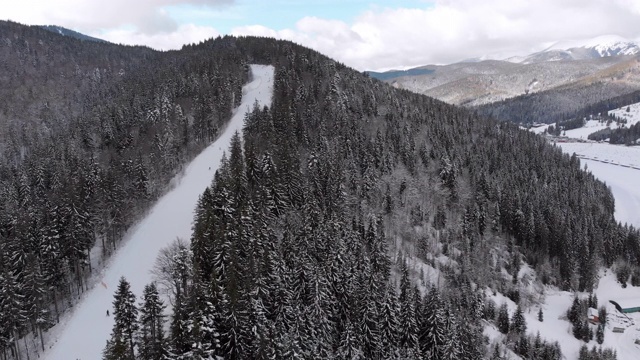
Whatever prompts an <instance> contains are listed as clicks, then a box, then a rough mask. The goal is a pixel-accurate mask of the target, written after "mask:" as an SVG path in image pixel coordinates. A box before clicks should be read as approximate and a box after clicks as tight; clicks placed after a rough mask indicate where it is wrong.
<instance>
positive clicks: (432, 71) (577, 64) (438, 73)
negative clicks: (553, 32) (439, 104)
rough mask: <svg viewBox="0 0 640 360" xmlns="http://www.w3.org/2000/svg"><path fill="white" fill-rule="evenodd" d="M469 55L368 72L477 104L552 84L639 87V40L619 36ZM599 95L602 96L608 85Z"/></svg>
mask: <svg viewBox="0 0 640 360" xmlns="http://www.w3.org/2000/svg"><path fill="white" fill-rule="evenodd" d="M481 59H483V60H480V59H475V60H474V59H471V60H465V61H463V62H459V63H455V64H450V65H427V66H421V67H418V68H414V69H409V70H405V71H392V72H383V73H375V72H370V73H369V74H370V76H372V77H375V78H378V79H380V80H383V81H386V82H389V83H391V84H393V85H394V86H395V87H398V88H404V89H407V90H411V91H413V92H417V93H420V94H425V95H429V96H432V97H435V98H437V99H440V100H443V101H445V102H448V103H451V104H456V105H464V106H478V105H483V104H488V103H493V102H497V101H501V100H505V99H509V98H514V97H516V96H522V95H530V94H533V93H537V92H541V91H549V90H552V89H559V88H561V89H563V90H567V89H568V88H572V87H575V88H584V87H585V86H592V85H593V84H596V83H602V84H604V85H611V84H614V85H615V88H616V89H617V90H616V93H615V94H611V96H618V95H622V94H625V93H630V92H632V91H634V90H638V89H640V46H639V45H638V44H637V43H635V42H633V41H629V40H627V39H624V38H621V37H619V36H601V37H598V38H594V39H589V40H585V41H571V42H566V41H565V42H558V43H556V44H553V45H552V46H550V47H548V48H547V49H545V50H544V51H540V52H536V53H533V54H529V55H527V56H522V57H511V58H508V59H503V60H484V59H487V57H483V58H481ZM600 93H602V95H599V96H597V97H595V99H596V100H604V98H602V96H606V93H607V92H606V91H601V92H600Z"/></svg>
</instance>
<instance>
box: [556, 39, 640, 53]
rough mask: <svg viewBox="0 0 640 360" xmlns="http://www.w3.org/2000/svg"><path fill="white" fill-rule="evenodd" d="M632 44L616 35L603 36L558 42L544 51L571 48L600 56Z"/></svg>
mask: <svg viewBox="0 0 640 360" xmlns="http://www.w3.org/2000/svg"><path fill="white" fill-rule="evenodd" d="M626 44H634V43H633V42H632V41H629V40H628V39H625V38H623V37H622V36H618V35H603V36H598V37H595V38H591V39H586V40H567V41H559V42H556V43H555V44H553V45H552V46H550V47H549V48H547V49H546V50H545V51H550V50H567V49H572V48H594V49H595V50H596V51H598V53H600V54H601V55H602V54H603V52H606V50H607V49H611V48H616V47H619V46H620V45H626ZM633 54H635V52H631V53H629V54H626V53H625V55H633Z"/></svg>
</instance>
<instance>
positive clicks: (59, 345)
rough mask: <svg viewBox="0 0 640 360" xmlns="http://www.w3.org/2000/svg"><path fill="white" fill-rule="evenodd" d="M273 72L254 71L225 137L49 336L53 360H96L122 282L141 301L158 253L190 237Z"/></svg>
mask: <svg viewBox="0 0 640 360" xmlns="http://www.w3.org/2000/svg"><path fill="white" fill-rule="evenodd" d="M273 72H274V69H273V67H272V66H263V65H251V73H252V75H253V80H252V81H251V82H250V83H248V84H247V85H245V86H244V88H243V98H242V104H241V105H240V106H239V107H238V108H237V109H236V110H235V111H234V114H233V117H232V118H231V121H230V122H229V125H228V126H227V128H226V129H225V131H224V133H223V134H222V135H221V136H220V137H219V138H218V139H217V140H216V141H215V142H214V143H213V144H211V145H210V146H209V147H208V148H206V149H205V150H204V151H203V152H202V153H201V154H200V155H198V156H197V157H196V158H195V159H194V160H193V161H192V162H191V163H190V164H189V165H188V167H187V168H186V170H185V173H184V176H183V177H182V178H181V179H180V180H179V182H178V184H177V185H176V187H175V188H174V189H172V190H171V191H170V192H169V193H168V194H166V195H165V196H163V197H162V198H161V199H160V200H159V201H158V202H157V203H156V205H155V206H154V207H153V209H152V210H151V211H150V212H149V214H148V215H147V217H146V218H144V219H143V220H142V221H141V222H140V223H139V224H138V225H137V226H135V227H134V228H132V229H131V230H130V231H129V233H128V235H127V239H126V240H125V242H124V243H123V246H122V247H121V248H120V249H119V250H118V252H117V253H116V254H114V255H113V258H112V259H111V261H110V263H109V264H108V265H107V267H106V269H105V271H104V272H103V274H102V276H101V278H100V281H99V282H98V283H97V284H95V285H94V286H93V288H92V289H91V290H89V291H88V292H86V293H85V295H84V297H83V299H82V300H81V301H80V302H79V303H78V304H77V305H76V306H75V308H74V309H73V310H72V311H71V312H70V314H68V315H67V316H66V317H65V318H64V319H63V320H62V321H61V323H60V324H58V325H57V326H56V327H55V328H53V329H52V330H50V331H49V332H50V333H51V334H52V335H51V340H50V341H49V344H48V345H47V351H46V352H45V354H44V358H45V359H49V360H74V359H80V360H97V359H100V358H102V350H103V348H104V346H105V343H106V340H107V339H108V338H109V335H110V333H111V328H112V326H113V318H112V317H108V316H106V311H107V310H110V309H111V308H112V304H111V302H112V301H113V293H114V291H115V289H116V286H117V284H118V280H119V279H120V277H121V276H124V277H126V278H127V280H128V281H129V282H130V283H131V290H132V291H133V292H134V293H135V294H136V295H137V296H140V295H142V290H143V288H144V286H145V285H146V284H148V283H150V282H151V281H152V280H153V279H152V275H151V274H150V272H149V270H151V268H152V266H153V264H154V262H155V260H156V256H157V255H158V253H159V251H160V249H162V248H163V247H165V246H166V245H168V244H170V243H171V242H172V241H173V240H175V239H176V237H181V238H184V239H185V240H188V239H189V238H190V237H191V223H192V220H193V211H194V209H195V206H196V202H197V200H198V197H199V196H200V194H201V193H202V192H203V191H204V189H205V188H206V187H207V186H208V185H210V184H211V180H212V179H213V174H214V171H215V170H216V169H217V167H218V165H219V163H220V160H221V158H222V154H223V152H224V151H226V150H227V149H228V147H229V144H230V140H231V137H232V136H233V134H234V133H235V132H236V131H238V132H240V131H241V130H242V126H243V123H244V121H243V120H244V116H245V113H246V112H247V111H250V110H251V109H252V108H253V105H254V103H255V102H256V101H258V103H259V104H260V106H263V105H267V106H270V105H271V94H272V93H273Z"/></svg>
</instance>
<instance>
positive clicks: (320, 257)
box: [0, 22, 640, 359]
mask: <svg viewBox="0 0 640 360" xmlns="http://www.w3.org/2000/svg"><path fill="white" fill-rule="evenodd" d="M0 27H1V28H2V31H1V32H0V34H1V35H0V57H1V58H2V66H4V69H5V71H3V72H2V74H5V76H4V77H2V78H0V82H1V83H2V86H0V89H11V90H10V91H7V94H6V96H7V97H8V98H10V99H11V101H9V102H4V103H3V106H4V107H3V108H2V109H0V127H1V130H2V131H0V149H1V151H0V191H2V193H1V194H2V196H1V197H0V199H1V202H0V291H1V293H0V319H2V320H1V321H0V324H2V327H0V347H1V348H2V350H3V354H4V355H5V356H8V357H14V358H17V357H19V351H20V350H19V349H20V346H19V345H18V339H20V338H21V337H22V336H24V335H26V334H28V333H36V334H40V336H41V334H42V332H43V331H46V330H47V329H48V328H49V327H50V326H52V325H53V324H55V323H56V322H57V321H58V317H59V315H60V313H61V312H62V311H63V309H64V308H66V307H67V306H68V304H70V303H72V302H73V301H74V298H75V297H77V296H78V294H80V293H82V292H83V291H84V290H85V288H86V286H87V280H88V278H89V276H90V275H91V273H92V271H94V270H93V269H92V268H91V266H90V264H92V259H91V258H90V256H94V257H95V256H99V257H100V258H101V259H103V261H104V259H106V258H108V256H109V254H110V253H111V252H112V251H113V250H114V249H115V248H116V247H117V245H118V242H119V241H120V239H121V238H122V235H123V234H124V232H125V231H126V229H127V228H128V227H129V226H131V225H132V224H133V223H134V222H135V220H136V219H139V218H140V217H141V216H143V214H144V211H145V209H147V208H148V206H149V205H150V204H151V203H152V201H153V200H154V199H155V198H157V197H158V196H159V195H160V194H162V193H163V191H165V190H166V189H167V186H169V185H168V184H169V180H170V179H171V178H172V176H174V175H175V174H177V173H179V171H180V169H181V167H182V166H183V165H184V164H185V163H186V162H187V161H188V160H189V159H190V158H192V157H193V156H194V155H195V154H197V153H198V151H199V150H201V149H203V148H204V147H205V146H206V145H207V144H208V143H209V142H210V141H211V140H212V139H214V138H215V137H216V134H217V133H218V129H219V128H220V127H221V126H223V125H224V123H225V122H226V121H227V120H228V119H229V117H230V112H231V110H232V109H233V107H234V106H235V105H237V104H239V101H240V96H241V86H242V84H243V83H244V82H245V81H246V80H247V78H248V72H247V66H246V65H247V64H253V63H258V64H270V65H273V66H274V67H275V84H274V97H273V104H272V106H271V107H269V108H258V107H256V108H254V110H253V112H252V113H251V114H250V115H249V116H247V118H246V120H245V127H244V132H243V136H242V138H241V137H240V136H239V135H238V136H236V137H235V138H234V139H233V141H232V146H231V148H230V149H228V151H227V156H226V158H225V160H224V161H223V163H222V165H221V167H220V169H218V171H217V172H216V174H215V177H214V178H213V179H212V184H211V186H210V187H209V188H208V189H207V190H206V191H205V192H204V193H203V194H202V196H201V198H200V200H199V203H198V206H197V209H196V215H195V218H194V223H193V235H192V238H191V239H182V240H183V241H182V242H179V243H176V245H175V246H174V247H173V248H171V249H168V251H167V254H168V255H167V257H168V259H169V260H168V261H169V263H170V264H171V265H172V268H171V271H170V272H169V273H167V274H164V275H165V276H167V277H168V278H169V280H170V281H168V283H170V284H172V285H171V286H173V288H172V289H171V292H170V293H171V296H170V301H171V304H172V305H173V306H172V311H171V312H168V311H166V310H165V308H164V306H165V305H164V304H163V303H162V300H161V299H160V296H159V289H158V288H157V287H156V285H155V284H150V285H149V286H148V287H147V288H146V289H145V291H144V294H133V293H131V291H130V289H129V287H128V284H127V282H126V279H122V280H121V282H120V284H119V286H118V289H117V292H116V294H115V297H114V308H113V316H114V318H115V319H116V323H115V326H114V329H113V332H112V336H111V338H110V339H105V341H106V347H105V351H104V358H105V359H163V358H170V359H210V358H213V359H215V358H222V359H316V358H332V359H334V358H335V359H359V358H362V359H480V358H491V359H497V358H500V357H501V355H500V354H501V353H500V351H499V349H497V348H495V349H493V348H490V347H488V346H487V343H486V340H485V339H484V337H483V334H482V332H483V326H484V325H483V324H484V323H483V322H484V321H495V322H496V324H497V325H498V326H500V327H502V328H503V329H504V330H506V331H505V333H509V334H512V335H511V336H512V337H513V338H514V339H515V340H514V341H513V343H512V345H513V346H512V347H513V349H514V351H516V352H518V354H520V355H521V356H522V357H523V358H530V359H534V358H535V359H559V358H560V356H561V355H560V353H559V348H558V347H557V344H555V345H554V344H547V343H544V341H542V340H540V338H539V337H538V338H537V339H533V338H529V337H527V336H526V334H525V331H524V329H526V324H523V323H522V321H521V319H520V318H519V317H518V316H516V315H514V316H513V317H510V316H509V314H506V323H505V314H504V313H503V314H500V311H498V314H496V311H493V312H491V311H489V310H488V307H489V306H490V305H489V302H488V301H486V298H485V292H484V289H486V288H487V287H490V288H492V289H494V290H496V291H500V292H501V293H504V294H510V297H511V298H512V299H519V279H518V276H517V274H518V270H519V269H520V266H521V263H522V262H523V261H524V262H526V263H527V264H529V265H531V267H532V268H533V269H535V271H536V272H537V273H538V275H539V277H540V279H541V280H542V281H543V282H544V283H546V284H552V285H557V286H558V287H560V288H562V289H566V290H581V291H589V290H590V289H591V288H592V287H593V286H594V282H595V280H596V274H597V269H598V266H600V265H606V266H610V265H612V264H613V263H614V262H626V263H628V264H637V263H638V260H639V259H640V247H639V241H640V236H639V234H638V231H637V230H636V229H633V228H632V227H629V226H626V225H621V224H617V223H616V222H615V220H614V217H613V211H614V201H613V196H612V195H611V192H610V191H609V190H608V189H607V187H606V186H605V185H604V184H603V183H601V182H599V181H597V180H595V178H594V177H593V176H592V175H591V174H589V173H586V172H584V171H582V170H581V166H580V163H579V160H578V159H577V158H576V157H575V156H573V157H570V156H568V155H565V154H562V152H561V151H560V149H558V148H554V147H553V146H551V145H549V144H548V143H546V142H545V141H544V140H543V139H542V138H540V137H537V136H536V135H534V134H532V133H528V132H526V131H522V130H520V129H519V128H518V127H517V126H515V125H513V124H510V123H504V122H496V121H495V120H491V119H487V118H484V117H481V116H479V115H477V114H475V113H472V112H469V111H467V110H465V109H461V108H456V107H454V106H450V105H447V104H445V103H442V102H440V101H437V100H434V99H432V98H428V97H425V96H422V95H417V94H413V93H410V92H407V91H403V90H398V89H394V88H392V87H391V86H388V85H386V84H384V83H382V82H380V81H378V80H375V79H372V78H370V77H368V76H366V75H364V74H362V73H359V72H357V71H355V70H353V69H350V68H348V67H346V66H344V65H342V64H340V63H338V62H335V61H333V60H331V59H329V58H327V57H325V56H323V55H321V54H319V53H317V52H315V51H313V50H310V49H307V48H304V47H302V46H299V45H296V44H294V43H291V42H287V41H276V40H273V39H267V38H254V37H247V38H234V37H224V38H217V39H211V40H208V41H205V42H203V43H200V44H193V45H188V46H185V47H183V49H182V50H180V51H170V52H162V53H161V52H155V51H153V50H150V49H147V48H139V47H135V48H133V47H123V46H117V45H112V44H103V43H92V42H86V41H80V40H76V39H70V38H62V37H59V36H57V35H55V34H52V33H49V32H46V31H44V30H41V29H37V28H32V27H25V26H22V25H19V24H15V23H6V22H0ZM14 74H15V75H14ZM18 75H19V76H18ZM22 77H24V78H27V79H32V80H31V81H26V82H23V81H21V80H18V79H21V78H22ZM0 91H1V90H0ZM3 96H4V95H3ZM36 99H37V100H36ZM187 240H190V241H187ZM92 249H99V250H100V251H97V252H92ZM416 264H424V265H425V267H430V268H433V269H436V273H437V276H435V278H433V277H429V276H426V274H424V273H423V271H421V269H424V267H420V266H416ZM630 266H633V265H630ZM505 273H506V274H508V278H505ZM161 285H162V284H159V285H158V286H161ZM516 302H517V301H516ZM523 305H526V304H524V301H523ZM494 310H495V309H494ZM164 324H167V325H168V329H169V331H167V332H165V331H164ZM43 346H44V345H43Z"/></svg>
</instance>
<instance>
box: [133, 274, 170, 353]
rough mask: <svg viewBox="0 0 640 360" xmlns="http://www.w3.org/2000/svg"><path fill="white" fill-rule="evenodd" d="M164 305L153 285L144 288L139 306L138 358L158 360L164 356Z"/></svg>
mask: <svg viewBox="0 0 640 360" xmlns="http://www.w3.org/2000/svg"><path fill="white" fill-rule="evenodd" d="M164 308H165V306H164V304H163V302H162V300H161V299H160V295H159V294H158V289H157V288H156V285H155V283H151V284H148V285H146V286H145V287H144V290H143V293H142V302H141V303H140V305H139V309H140V311H139V312H140V317H139V321H138V323H139V327H140V328H139V330H138V335H137V343H138V358H139V359H141V360H160V359H162V358H163V357H164V356H165V355H166V353H167V352H166V346H165V338H164V318H165V316H164V315H163V311H164Z"/></svg>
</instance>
